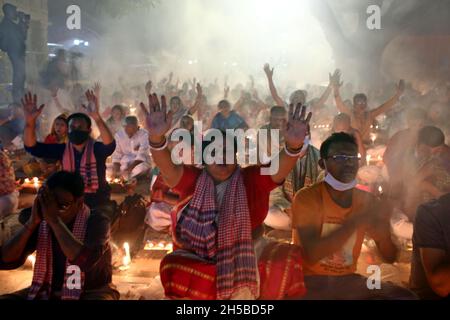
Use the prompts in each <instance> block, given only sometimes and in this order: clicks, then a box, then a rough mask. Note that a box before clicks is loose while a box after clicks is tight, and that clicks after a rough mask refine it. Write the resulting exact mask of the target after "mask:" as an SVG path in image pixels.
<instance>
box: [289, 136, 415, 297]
mask: <svg viewBox="0 0 450 320" xmlns="http://www.w3.org/2000/svg"><path fill="white" fill-rule="evenodd" d="M320 156H321V159H320V160H319V165H320V166H321V168H322V169H324V170H325V171H326V177H325V180H324V181H323V182H320V183H318V184H315V185H313V186H311V187H309V188H306V189H303V190H301V191H299V192H298V193H297V194H296V196H295V199H294V202H293V210H292V214H293V229H294V232H293V238H294V243H295V244H297V245H300V246H301V248H302V253H303V258H304V266H303V270H304V273H305V284H306V287H307V290H308V294H307V296H306V299H410V298H413V297H414V295H413V294H411V293H410V292H409V291H408V290H406V289H402V288H400V287H396V286H394V285H391V284H388V283H379V285H375V286H372V285H368V284H369V283H372V282H370V281H368V279H367V278H365V277H363V276H361V275H358V274H356V273H355V272H356V267H357V262H358V258H359V255H360V252H361V246H362V243H363V240H364V237H365V235H366V234H367V235H368V236H369V237H371V238H372V239H373V240H374V241H375V242H376V244H377V247H378V251H379V253H380V255H381V258H382V259H383V260H384V261H385V262H387V263H393V262H394V261H395V260H396V258H397V248H396V247H395V245H394V243H393V242H392V240H391V232H390V225H389V218H390V213H391V210H390V205H389V203H388V202H387V201H386V200H385V199H377V198H376V197H375V196H374V195H372V194H370V193H367V192H364V191H361V190H358V189H356V188H355V187H356V184H357V183H356V175H357V172H358V167H359V164H358V160H359V157H358V146H357V143H356V141H355V139H354V138H353V137H352V136H350V135H348V134H346V133H342V132H341V133H335V134H333V135H332V136H331V137H329V138H328V139H327V140H325V142H324V143H323V144H322V146H321V148H320Z"/></svg>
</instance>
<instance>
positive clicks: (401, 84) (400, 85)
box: [397, 80, 405, 96]
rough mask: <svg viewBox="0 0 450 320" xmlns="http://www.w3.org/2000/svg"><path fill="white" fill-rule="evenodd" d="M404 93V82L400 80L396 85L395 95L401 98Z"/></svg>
mask: <svg viewBox="0 0 450 320" xmlns="http://www.w3.org/2000/svg"><path fill="white" fill-rule="evenodd" d="M404 92H405V80H400V81H399V83H398V85H397V94H398V95H399V96H401V95H402V94H403V93H404Z"/></svg>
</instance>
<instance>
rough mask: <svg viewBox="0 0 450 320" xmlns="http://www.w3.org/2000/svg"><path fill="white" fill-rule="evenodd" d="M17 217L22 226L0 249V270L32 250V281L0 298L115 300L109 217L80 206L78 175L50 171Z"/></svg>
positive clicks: (20, 262) (81, 193) (81, 190)
mask: <svg viewBox="0 0 450 320" xmlns="http://www.w3.org/2000/svg"><path fill="white" fill-rule="evenodd" d="M19 220H20V221H21V222H22V224H23V227H22V228H21V229H20V230H19V231H18V232H17V233H16V234H15V235H14V236H13V237H12V238H11V239H10V240H9V241H8V242H6V243H5V244H4V245H3V246H1V247H0V270H12V269H16V268H18V267H20V266H21V265H23V264H24V262H25V260H26V259H27V257H28V256H29V255H30V254H32V253H33V252H34V251H36V264H35V267H34V273H33V280H32V283H31V287H29V288H26V289H23V290H20V291H18V292H15V293H12V294H7V295H4V296H0V299H14V300H21V299H29V300H40V299H42V300H48V299H56V300H118V299H119V292H117V290H115V288H114V286H113V285H112V283H111V282H112V265H111V248H110V245H109V232H110V227H109V220H108V219H107V218H106V217H105V216H104V215H102V214H101V213H100V212H93V211H91V210H90V209H89V208H88V207H87V206H86V205H85V204H84V183H83V178H82V177H81V176H80V175H79V174H78V173H70V172H66V171H60V172H57V173H55V174H54V175H52V176H51V177H50V178H49V179H48V180H47V181H46V183H45V185H44V186H43V187H42V188H41V190H40V191H39V194H38V196H37V198H36V200H35V201H34V204H33V207H32V208H31V209H28V210H24V211H22V213H21V214H20V218H19Z"/></svg>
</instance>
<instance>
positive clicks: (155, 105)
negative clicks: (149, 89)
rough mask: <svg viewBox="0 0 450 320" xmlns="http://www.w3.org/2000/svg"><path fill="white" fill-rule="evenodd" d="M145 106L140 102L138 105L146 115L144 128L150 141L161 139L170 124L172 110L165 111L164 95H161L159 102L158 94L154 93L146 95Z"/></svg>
mask: <svg viewBox="0 0 450 320" xmlns="http://www.w3.org/2000/svg"><path fill="white" fill-rule="evenodd" d="M148 105H149V108H148V110H147V107H146V106H145V104H144V103H143V102H141V104H140V107H141V109H142V112H143V113H144V114H145V116H146V121H145V124H146V128H147V131H148V133H149V137H150V141H156V142H158V141H161V140H162V138H163V137H164V136H165V135H166V133H167V132H168V131H169V130H170V128H171V126H172V117H173V114H172V111H169V112H167V102H166V97H165V96H161V103H160V102H159V99H158V96H157V95H156V94H155V93H154V94H152V95H149V96H148Z"/></svg>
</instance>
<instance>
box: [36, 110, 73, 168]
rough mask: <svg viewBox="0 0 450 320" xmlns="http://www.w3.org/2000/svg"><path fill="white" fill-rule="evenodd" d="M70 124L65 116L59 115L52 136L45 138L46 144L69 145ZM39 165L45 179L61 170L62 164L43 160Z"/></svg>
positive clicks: (51, 160)
mask: <svg viewBox="0 0 450 320" xmlns="http://www.w3.org/2000/svg"><path fill="white" fill-rule="evenodd" d="M68 132H69V124H68V123H67V117H66V115H64V114H61V115H59V116H58V117H56V119H55V120H54V121H53V125H52V130H51V132H50V134H49V135H48V136H47V137H46V138H45V140H44V143H47V144H55V143H67V141H68V139H69V138H68ZM39 164H40V167H41V171H42V176H43V177H48V176H50V175H51V174H52V173H55V172H56V171H58V170H59V168H60V162H59V161H57V160H53V159H45V158H44V159H41V160H39Z"/></svg>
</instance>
